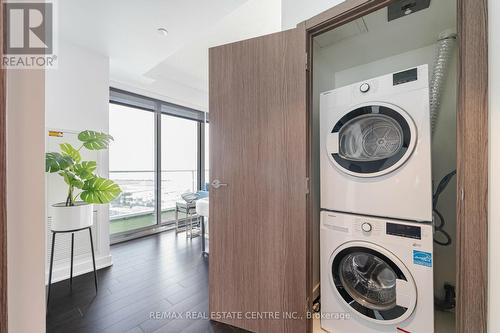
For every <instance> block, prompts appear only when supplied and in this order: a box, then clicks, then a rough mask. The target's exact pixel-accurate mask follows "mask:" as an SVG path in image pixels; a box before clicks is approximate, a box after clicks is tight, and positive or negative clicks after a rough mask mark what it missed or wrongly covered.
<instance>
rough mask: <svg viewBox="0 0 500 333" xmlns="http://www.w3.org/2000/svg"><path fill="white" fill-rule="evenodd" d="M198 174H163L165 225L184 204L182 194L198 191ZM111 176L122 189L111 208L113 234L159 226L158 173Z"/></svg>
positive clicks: (177, 172)
mask: <svg viewBox="0 0 500 333" xmlns="http://www.w3.org/2000/svg"><path fill="white" fill-rule="evenodd" d="M197 173H198V171H197V170H162V171H161V211H162V212H161V215H162V218H161V221H162V223H163V222H167V221H170V220H173V219H174V210H175V203H176V202H177V201H178V200H181V194H183V193H185V192H196V191H197V189H198V177H197ZM207 173H208V170H205V174H207ZM109 176H110V178H111V179H113V180H114V181H115V182H116V183H117V184H118V185H120V187H121V189H122V194H121V195H120V196H119V197H118V198H116V199H115V200H114V201H113V202H111V204H110V216H109V217H110V221H111V233H112V234H113V233H119V232H123V231H130V230H133V229H138V228H141V227H146V226H151V225H152V224H156V223H155V222H154V220H155V219H154V214H155V202H156V197H155V172H154V171H151V170H142V171H110V172H109ZM152 221H153V222H152Z"/></svg>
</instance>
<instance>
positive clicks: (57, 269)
mask: <svg viewBox="0 0 500 333" xmlns="http://www.w3.org/2000/svg"><path fill="white" fill-rule="evenodd" d="M95 265H96V268H97V269H98V270H99V269H102V268H105V267H109V266H111V265H113V258H112V257H111V255H107V256H103V257H97V258H96V259H95ZM93 269H94V268H93V265H92V258H81V259H80V258H75V261H74V263H73V277H75V276H78V275H82V274H85V273H88V272H92V271H93ZM69 275H70V262H67V263H64V264H59V265H57V266H54V269H53V272H52V283H55V282H59V281H63V280H67V279H69ZM48 283H49V268H48V267H47V268H46V272H45V285H48Z"/></svg>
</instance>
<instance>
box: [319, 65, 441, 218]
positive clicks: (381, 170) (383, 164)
mask: <svg viewBox="0 0 500 333" xmlns="http://www.w3.org/2000/svg"><path fill="white" fill-rule="evenodd" d="M429 109H430V107H429V79H428V67H427V65H422V66H419V67H416V68H412V69H408V70H405V71H402V72H398V73H392V74H388V75H384V76H381V77H377V78H374V79H370V80H366V81H363V82H359V83H356V84H352V85H349V86H345V87H342V88H338V89H335V90H331V91H328V92H324V93H322V94H321V96H320V128H321V140H320V141H321V208H322V209H326V210H332V211H340V212H349V213H355V214H363V215H372V216H381V217H391V218H398V219H403V220H412V221H419V222H425V221H426V222H430V221H432V178H431V135H430V114H429V112H430V111H429Z"/></svg>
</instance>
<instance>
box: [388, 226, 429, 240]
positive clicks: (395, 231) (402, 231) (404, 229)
mask: <svg viewBox="0 0 500 333" xmlns="http://www.w3.org/2000/svg"><path fill="white" fill-rule="evenodd" d="M386 234H387V235H391V236H399V237H406V238H413V239H422V229H421V228H420V227H415V226H412V225H404V224H397V223H387V224H386Z"/></svg>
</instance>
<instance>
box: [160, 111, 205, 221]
mask: <svg viewBox="0 0 500 333" xmlns="http://www.w3.org/2000/svg"><path fill="white" fill-rule="evenodd" d="M199 171H200V170H198V122H197V121H194V120H190V119H184V118H179V117H174V116H169V115H165V114H162V115H161V210H162V222H167V221H170V220H173V219H174V214H173V213H172V212H173V211H174V209H175V203H176V202H177V201H182V198H181V194H183V193H186V192H196V191H198V188H199V186H198V174H199Z"/></svg>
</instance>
